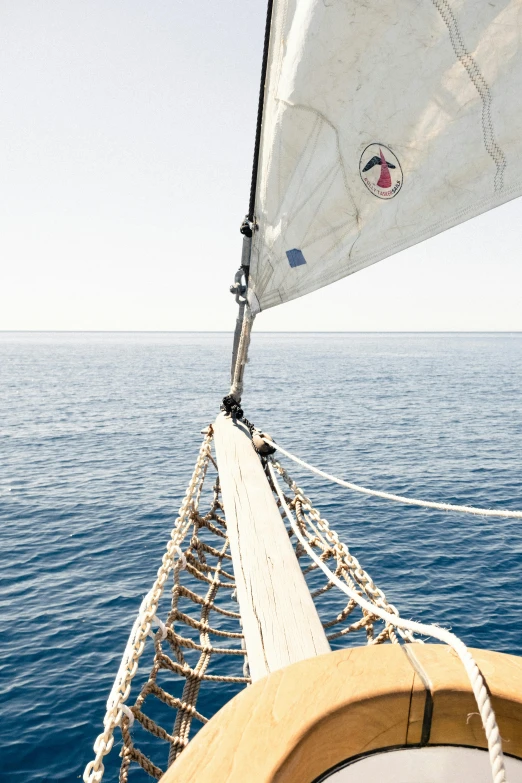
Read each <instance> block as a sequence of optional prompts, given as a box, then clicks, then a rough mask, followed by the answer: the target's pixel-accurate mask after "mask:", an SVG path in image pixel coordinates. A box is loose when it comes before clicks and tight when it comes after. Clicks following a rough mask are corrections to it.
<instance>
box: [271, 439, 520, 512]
mask: <svg viewBox="0 0 522 783" xmlns="http://www.w3.org/2000/svg"><path fill="white" fill-rule="evenodd" d="M263 437H264V439H265V441H266V443H269V444H270V446H273V447H274V449H277V451H280V452H281V454H284V455H285V457H288V459H291V460H293V461H294V462H296V463H297V464H298V465H301V466H302V467H303V468H307V469H308V470H310V471H312V473H315V474H316V475H317V476H322V477H323V478H325V479H328V481H333V482H334V483H335V484H340V485H341V487H346V488H347V489H352V490H353V491H354V492H362V493H363V494H365V495H373V496H374V497H376V498H384V500H395V501H396V502H397V503H405V504H406V505H407V506H422V507H423V508H436V509H438V510H439V511H461V512H462V513H464V514H475V515H476V516H481V517H502V518H503V519H522V511H501V510H498V511H497V510H495V509H487V508H475V507H474V506H456V505H454V504H453V503H435V502H433V501H432V500H417V499H416V498H406V497H403V496H402V495H393V494H392V493H390V492H380V491H379V490H377V489H368V488H367V487H361V486H360V485H359V484H352V483H351V482H350V481H343V479H340V478H336V477H335V476H331V475H330V474H329V473H325V472H324V470H320V469H319V468H315V467H314V466H313V465H309V464H308V462H305V461H304V460H302V459H299V457H296V456H295V455H294V454H290V452H289V451H286V449H284V448H283V447H282V446H278V445H277V443H274V442H273V441H271V440H270V439H269V438H267V437H266V435H265V436H263Z"/></svg>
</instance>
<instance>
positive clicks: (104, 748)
mask: <svg viewBox="0 0 522 783" xmlns="http://www.w3.org/2000/svg"><path fill="white" fill-rule="evenodd" d="M211 441H212V430H210V432H209V433H208V434H207V435H206V436H205V439H204V440H203V443H202V444H201V448H200V450H199V454H198V458H197V462H196V466H195V468H194V472H193V474H192V478H191V480H190V483H189V486H188V489H187V492H186V494H185V497H184V499H183V503H182V504H181V508H180V510H179V516H178V518H177V519H176V523H175V525H174V528H173V529H172V532H171V538H170V541H169V542H168V544H167V550H166V552H165V553H164V555H163V558H162V561H161V566H160V567H159V569H158V573H157V577H156V581H155V582H154V584H153V586H152V587H151V589H150V590H149V592H148V593H147V595H146V596H145V598H144V599H143V601H142V602H141V606H140V610H139V612H138V616H137V618H136V620H135V621H134V625H133V626H132V630H131V632H130V634H129V638H128V641H127V645H126V647H125V651H124V653H123V656H122V659H121V663H120V667H119V669H118V673H117V675H116V678H115V680H114V684H113V686H112V689H111V692H110V694H109V698H108V699H107V711H106V713H105V718H104V719H103V732H102V733H101V734H99V735H98V737H97V738H96V741H95V743H94V746H93V748H94V752H95V754H96V756H95V758H94V759H93V760H92V761H90V762H89V763H88V764H87V766H86V767H85V770H84V773H83V780H84V783H101V781H102V779H103V773H104V769H105V768H104V765H103V758H104V756H106V755H107V753H110V751H111V749H112V746H113V745H114V729H115V728H116V726H119V725H120V723H121V719H122V716H123V714H124V713H125V714H126V715H127V717H129V712H130V710H129V708H128V707H127V708H126V709H124V708H125V707H126V705H125V702H126V701H127V699H128V698H129V695H130V691H131V685H132V680H133V678H134V675H135V674H136V671H137V670H138V663H139V659H140V657H141V655H142V653H143V650H144V648H145V640H146V637H147V636H148V634H149V632H150V631H151V626H152V623H153V621H156V622H157V623H158V625H159V631H158V632H161V634H162V638H164V636H165V634H166V628H165V626H164V624H163V623H162V622H161V621H160V620H159V619H158V617H157V616H156V612H157V609H158V604H159V601H160V598H161V596H162V594H163V589H164V586H165V582H166V581H167V579H168V576H169V574H170V572H171V570H172V569H173V568H176V567H180V568H183V567H184V566H185V565H186V559H185V558H184V556H183V553H182V551H181V548H180V546H179V545H180V543H181V542H182V541H183V540H184V538H185V536H186V534H187V532H188V530H189V528H190V525H191V522H192V516H191V514H192V511H193V509H194V506H195V504H196V507H197V501H198V499H199V493H200V491H201V485H202V482H203V479H204V477H205V474H206V470H207V466H208V461H209V457H210V443H211Z"/></svg>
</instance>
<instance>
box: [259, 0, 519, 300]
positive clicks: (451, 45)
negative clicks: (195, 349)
mask: <svg viewBox="0 0 522 783" xmlns="http://www.w3.org/2000/svg"><path fill="white" fill-rule="evenodd" d="M521 193H522V0H487V1H486V0H364V2H363V0H274V9H273V15H272V28H271V37H270V51H269V57H268V70H267V81H266V88H265V104H264V115H263V126H262V137H261V148H260V157H259V174H258V179H257V189H256V202H255V216H256V220H257V224H258V229H257V230H256V231H255V234H254V239H253V245H252V256H251V270H250V281H249V290H248V298H249V301H250V305H251V307H252V311H253V312H254V313H256V312H259V311H260V310H264V309H266V308H268V307H273V306H274V305H277V304H280V303H282V302H285V301H287V300H289V299H294V298H296V297H299V296H302V295H303V294H306V293H308V292H310V291H313V290H315V289H317V288H320V287H321V286H324V285H327V284H328V283H332V282H334V281H335V280H338V279H339V278H342V277H345V276H346V275H349V274H352V273H353V272H356V271H358V270H359V269H362V268H364V267H366V266H369V265H370V264H373V263H375V262H376V261H379V260H381V259H383V258H385V257H387V256H390V255H392V254H393V253H397V252H399V251H400V250H403V249H404V248H406V247H409V246H410V245H413V244H415V243H417V242H420V241H422V240H424V239H427V238H428V237H430V236H433V235H434V234H437V233H439V232H440V231H444V230H445V229H447V228H450V227H451V226H454V225H456V224H458V223H461V222H463V221H465V220H467V219H469V218H471V217H473V216H475V215H478V214H480V213H481V212H484V211H486V210H488V209H491V208H492V207H495V206H498V205H499V204H501V203H503V202H505V201H508V200H509V199H512V198H515V197H516V196H518V195H520V194H521Z"/></svg>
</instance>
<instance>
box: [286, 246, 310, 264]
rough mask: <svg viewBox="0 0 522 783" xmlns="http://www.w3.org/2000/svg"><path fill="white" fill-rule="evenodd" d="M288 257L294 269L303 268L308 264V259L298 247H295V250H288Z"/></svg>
mask: <svg viewBox="0 0 522 783" xmlns="http://www.w3.org/2000/svg"><path fill="white" fill-rule="evenodd" d="M286 257H287V258H288V263H289V264H290V266H292V267H294V266H302V265H303V264H306V259H305V257H304V255H303V254H302V252H301V251H300V250H298V249H297V248H296V247H294V248H293V250H287V251H286Z"/></svg>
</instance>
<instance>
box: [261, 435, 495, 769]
mask: <svg viewBox="0 0 522 783" xmlns="http://www.w3.org/2000/svg"><path fill="white" fill-rule="evenodd" d="M274 445H275V444H274ZM273 463H274V460H273V457H270V458H269V462H268V470H269V473H270V477H271V479H272V482H273V484H274V487H275V489H276V491H277V494H278V497H279V500H280V503H281V506H282V508H283V509H284V512H285V514H286V517H287V519H288V521H289V523H290V526H291V528H292V530H293V532H294V533H295V535H296V537H297V539H298V541H299V542H300V544H301V546H302V547H303V548H304V549H305V551H306V553H307V554H308V556H309V557H311V558H312V560H313V561H314V562H315V564H316V565H317V566H318V567H319V568H320V569H321V570H322V571H323V572H324V573H325V574H326V576H327V577H328V579H329V580H330V581H331V582H333V583H334V584H335V585H336V586H337V587H338V588H339V589H340V590H342V591H343V592H344V593H346V595H347V596H348V597H349V598H351V599H352V600H353V601H355V602H356V603H358V604H359V606H360V607H361V609H363V610H364V611H366V612H371V613H372V614H374V615H376V616H377V617H379V618H380V619H381V620H384V622H385V623H386V624H387V625H392V626H394V627H395V628H397V629H399V630H403V631H411V632H413V633H417V634H420V635H422V636H431V637H433V638H434V639H438V640H439V641H441V642H444V643H445V644H448V645H449V646H450V647H452V648H453V649H454V650H455V652H456V653H457V655H458V656H459V658H460V660H461V661H462V664H463V665H464V668H465V670H466V674H467V675H468V677H469V681H470V683H471V687H472V689H473V693H474V695H475V699H476V700H477V706H478V708H479V712H480V717H481V718H482V725H483V726H484V731H485V733H486V739H487V743H488V750H489V759H490V763H491V772H492V775H493V783H507V778H506V770H505V766H504V755H503V752H502V740H501V738H500V732H499V729H498V725H497V720H496V717H495V713H494V711H493V706H492V704H491V699H490V697H489V694H488V691H487V687H486V683H485V682H484V678H483V677H482V674H481V672H480V669H479V668H478V666H477V664H476V663H475V660H474V659H473V656H472V655H471V653H470V651H469V650H468V648H467V647H466V645H465V644H464V642H462V641H461V640H460V639H459V638H458V637H457V636H455V634H454V633H451V631H447V630H445V629H444V628H439V627H438V626H436V625H427V624H425V623H417V622H415V621H413V620H404V619H403V618H402V617H398V616H397V615H395V614H390V612H387V611H386V610H385V609H382V608H381V607H380V606H376V605H375V604H374V603H370V602H369V601H367V600H366V599H364V598H362V597H361V595H360V594H359V593H358V592H357V591H356V590H353V589H350V587H348V585H347V584H346V583H345V582H342V581H341V580H340V579H339V577H338V576H336V574H334V572H333V571H332V570H331V569H330V568H329V567H328V566H327V565H326V563H324V562H323V560H321V558H320V557H318V556H317V555H316V553H315V552H314V551H313V549H312V548H311V546H310V545H309V543H308V541H307V540H306V538H305V537H304V536H303V535H302V533H301V531H300V530H299V526H298V525H297V523H296V521H295V519H294V516H293V514H292V512H291V510H290V508H289V506H288V503H287V501H286V498H285V496H284V494H283V492H282V490H281V487H280V485H279V482H278V480H277V475H276V472H275V468H274V464H273Z"/></svg>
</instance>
